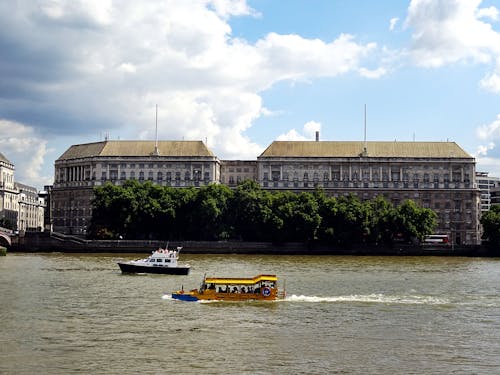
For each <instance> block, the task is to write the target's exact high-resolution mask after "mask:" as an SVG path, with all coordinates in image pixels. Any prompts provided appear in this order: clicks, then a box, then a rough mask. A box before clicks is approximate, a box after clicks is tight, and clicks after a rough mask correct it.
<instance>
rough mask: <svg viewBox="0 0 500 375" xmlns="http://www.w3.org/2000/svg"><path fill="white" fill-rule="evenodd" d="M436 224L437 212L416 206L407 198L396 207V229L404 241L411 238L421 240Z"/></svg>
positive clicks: (432, 230)
mask: <svg viewBox="0 0 500 375" xmlns="http://www.w3.org/2000/svg"><path fill="white" fill-rule="evenodd" d="M436 226H437V214H436V213H435V212H434V211H432V210H431V209H429V208H421V207H418V206H417V204H416V203H415V202H414V201H413V200H411V199H408V200H406V201H404V202H403V203H402V204H401V205H399V206H398V207H397V209H396V229H397V230H398V232H400V233H401V234H402V235H403V238H404V239H405V240H406V241H410V240H411V239H412V238H418V239H419V240H421V241H422V240H423V239H424V237H425V236H426V235H428V234H431V233H433V232H434V230H435V228H436Z"/></svg>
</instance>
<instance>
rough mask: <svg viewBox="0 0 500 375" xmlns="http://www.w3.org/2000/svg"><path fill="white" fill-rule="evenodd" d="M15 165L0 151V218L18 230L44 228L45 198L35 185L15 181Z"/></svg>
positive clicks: (40, 229)
mask: <svg viewBox="0 0 500 375" xmlns="http://www.w3.org/2000/svg"><path fill="white" fill-rule="evenodd" d="M14 171H15V167H14V164H13V163H12V162H10V161H9V160H8V159H7V158H6V157H5V156H4V155H3V154H2V153H0V218H5V219H7V220H8V221H9V222H10V223H11V224H12V225H13V226H14V228H15V229H17V230H18V231H42V230H43V229H44V212H45V199H44V197H43V194H40V193H39V192H38V191H37V189H36V188H35V187H32V186H29V185H26V184H22V183H20V182H16V181H15V177H14Z"/></svg>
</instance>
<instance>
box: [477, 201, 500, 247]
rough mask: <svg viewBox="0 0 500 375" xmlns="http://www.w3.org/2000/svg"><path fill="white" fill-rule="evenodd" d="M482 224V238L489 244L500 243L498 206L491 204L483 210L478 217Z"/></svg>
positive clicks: (499, 212)
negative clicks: (485, 210)
mask: <svg viewBox="0 0 500 375" xmlns="http://www.w3.org/2000/svg"><path fill="white" fill-rule="evenodd" d="M480 222H481V224H482V225H483V236H482V238H483V239H484V240H487V241H488V243H489V244H490V245H495V246H497V245H499V244H500V206H491V209H490V210H489V211H487V212H485V213H484V214H483V215H482V216H481V219H480Z"/></svg>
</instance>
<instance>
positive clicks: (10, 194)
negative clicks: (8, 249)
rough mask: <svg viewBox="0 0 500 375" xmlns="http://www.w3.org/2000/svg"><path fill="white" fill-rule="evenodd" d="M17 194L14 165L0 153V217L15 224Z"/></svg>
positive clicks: (17, 212)
mask: <svg viewBox="0 0 500 375" xmlns="http://www.w3.org/2000/svg"><path fill="white" fill-rule="evenodd" d="M18 197H19V192H18V191H17V189H16V185H15V182H14V164H12V163H11V162H10V161H9V160H8V159H7V158H6V157H5V156H4V155H3V154H2V153H0V217H3V218H5V219H7V220H9V221H10V222H11V223H17V219H18V217H19V211H18V201H17V200H18Z"/></svg>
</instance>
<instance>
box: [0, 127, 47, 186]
mask: <svg viewBox="0 0 500 375" xmlns="http://www.w3.org/2000/svg"><path fill="white" fill-rule="evenodd" d="M0 134H2V136H1V137H0V149H1V150H2V154H3V155H4V156H5V157H6V158H7V159H8V160H9V161H10V162H12V163H13V164H14V167H15V172H14V178H15V181H17V182H21V183H24V184H27V185H31V186H35V187H38V188H41V186H42V185H45V184H51V183H52V176H41V175H40V171H41V169H42V165H43V163H44V158H45V155H46V154H47V151H48V150H47V141H43V140H40V138H39V137H38V136H37V135H36V133H35V131H34V130H33V128H31V127H28V126H26V125H23V124H20V123H17V122H12V121H7V120H0Z"/></svg>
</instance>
